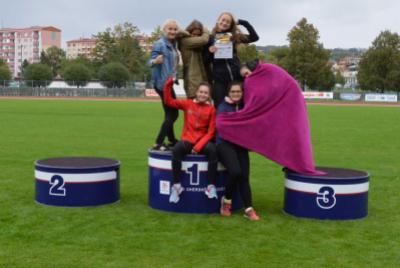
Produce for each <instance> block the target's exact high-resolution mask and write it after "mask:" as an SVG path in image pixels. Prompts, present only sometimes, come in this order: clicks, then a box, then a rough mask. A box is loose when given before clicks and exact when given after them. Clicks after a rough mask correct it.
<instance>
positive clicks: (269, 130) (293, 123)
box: [217, 62, 324, 175]
mask: <svg viewBox="0 0 400 268" xmlns="http://www.w3.org/2000/svg"><path fill="white" fill-rule="evenodd" d="M249 67H250V68H249ZM241 74H242V75H243V76H245V77H246V79H245V81H244V108H243V109H242V110H240V111H238V112H231V113H221V114H219V116H218V117H217V130H218V133H219V135H220V136H221V138H223V139H224V140H227V141H229V142H232V143H234V144H237V145H239V146H241V147H243V148H246V149H248V150H251V151H254V152H257V153H259V154H261V155H263V156H265V157H267V158H268V159H270V160H272V161H274V162H276V163H278V164H280V165H282V166H284V167H286V168H288V169H290V170H292V171H295V172H298V173H300V174H306V175H323V174H324V173H323V172H320V171H318V170H316V169H315V166H314V159H313V152H312V146H311V137H310V128H309V123H308V117H307V110H306V104H305V101H304V97H303V95H302V92H301V89H300V87H299V86H298V84H297V81H296V80H295V79H294V78H293V77H292V76H290V75H289V74H288V73H287V72H286V71H285V70H283V69H282V68H280V67H278V66H276V65H273V64H262V63H258V62H257V63H255V64H253V66H247V67H244V68H242V69H241Z"/></svg>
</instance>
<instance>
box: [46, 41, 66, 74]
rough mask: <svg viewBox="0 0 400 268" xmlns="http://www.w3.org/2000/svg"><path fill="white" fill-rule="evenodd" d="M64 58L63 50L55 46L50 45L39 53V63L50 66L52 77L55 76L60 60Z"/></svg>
mask: <svg viewBox="0 0 400 268" xmlns="http://www.w3.org/2000/svg"><path fill="white" fill-rule="evenodd" d="M64 59H65V51H64V50H62V49H61V48H58V47H56V46H51V47H49V48H47V49H46V51H42V52H41V54H40V63H42V64H46V65H47V66H49V67H50V68H51V71H52V74H53V77H56V76H57V74H58V71H59V69H60V67H61V62H62V61H63V60H64Z"/></svg>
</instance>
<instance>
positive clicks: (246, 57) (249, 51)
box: [238, 44, 266, 63]
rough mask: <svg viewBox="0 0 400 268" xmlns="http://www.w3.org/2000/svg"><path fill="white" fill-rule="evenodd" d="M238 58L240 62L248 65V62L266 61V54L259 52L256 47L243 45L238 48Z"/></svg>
mask: <svg viewBox="0 0 400 268" xmlns="http://www.w3.org/2000/svg"><path fill="white" fill-rule="evenodd" d="M238 57H239V59H240V62H242V63H246V62H248V61H251V60H254V59H260V60H261V61H265V59H266V58H265V54H264V53H262V52H260V51H258V50H257V47H256V46H255V45H245V44H241V45H239V47H238Z"/></svg>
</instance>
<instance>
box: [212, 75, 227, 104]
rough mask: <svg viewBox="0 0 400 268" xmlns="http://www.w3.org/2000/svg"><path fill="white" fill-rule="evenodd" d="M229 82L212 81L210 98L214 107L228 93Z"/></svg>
mask: <svg viewBox="0 0 400 268" xmlns="http://www.w3.org/2000/svg"><path fill="white" fill-rule="evenodd" d="M229 84H230V82H222V81H218V80H216V81H214V84H213V89H212V99H213V101H214V107H216V108H218V105H219V104H220V103H222V102H223V101H224V98H225V96H227V95H228V86H229Z"/></svg>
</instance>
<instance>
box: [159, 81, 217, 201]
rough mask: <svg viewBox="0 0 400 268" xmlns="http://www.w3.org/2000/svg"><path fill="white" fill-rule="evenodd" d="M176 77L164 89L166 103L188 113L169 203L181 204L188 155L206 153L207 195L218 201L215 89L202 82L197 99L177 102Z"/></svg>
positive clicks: (174, 164) (175, 156)
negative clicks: (214, 140)
mask: <svg viewBox="0 0 400 268" xmlns="http://www.w3.org/2000/svg"><path fill="white" fill-rule="evenodd" d="M172 85H173V80H172V78H170V79H168V80H167V82H166V83H165V86H164V102H165V104H166V105H167V106H169V107H171V108H175V109H179V110H183V111H184V124H183V131H182V137H181V140H180V141H178V142H177V143H176V144H175V146H174V147H173V149H172V171H173V185H172V187H171V194H170V197H169V202H171V203H178V201H179V195H180V194H181V193H182V191H183V190H184V189H183V187H182V186H181V183H180V180H181V169H182V160H183V158H184V157H185V155H187V154H198V153H202V154H205V155H206V157H207V160H208V173H207V178H208V186H207V188H206V191H205V194H206V195H207V197H208V198H217V189H216V188H215V178H216V174H217V165H218V159H217V150H216V147H215V144H214V143H212V142H211V140H212V139H213V138H214V136H215V132H216V131H215V108H214V106H213V105H212V104H211V103H210V97H211V96H210V95H211V87H210V85H209V84H208V83H205V82H204V83H201V84H200V85H199V86H198V88H197V91H196V97H195V98H194V99H188V100H177V99H174V98H173V97H172Z"/></svg>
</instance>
